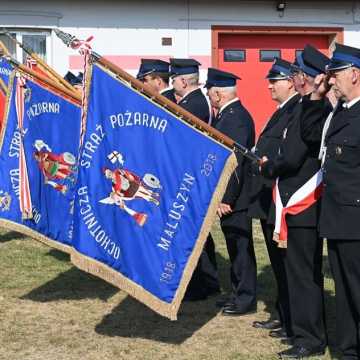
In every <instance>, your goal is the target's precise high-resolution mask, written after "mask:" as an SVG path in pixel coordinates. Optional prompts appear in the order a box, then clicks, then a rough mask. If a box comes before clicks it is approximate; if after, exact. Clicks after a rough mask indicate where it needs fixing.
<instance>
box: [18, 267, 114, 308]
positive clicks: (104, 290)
mask: <svg viewBox="0 0 360 360" xmlns="http://www.w3.org/2000/svg"><path fill="white" fill-rule="evenodd" d="M118 291H119V290H118V289H117V288H115V287H114V286H112V285H110V284H108V283H107V282H105V281H103V280H101V279H99V278H97V277H95V276H92V275H90V274H87V273H85V272H83V271H81V270H79V269H77V268H75V267H73V268H71V269H69V270H67V271H65V272H63V273H61V274H59V275H58V276H57V277H56V278H55V279H53V280H51V281H49V282H47V283H46V284H44V285H42V286H40V287H38V288H36V289H34V290H32V291H30V292H29V293H28V294H26V295H24V296H22V297H21V299H25V300H32V301H38V302H48V301H58V300H83V299H101V300H103V301H106V300H108V299H109V298H110V297H111V296H113V295H114V294H115V293H116V292H118Z"/></svg>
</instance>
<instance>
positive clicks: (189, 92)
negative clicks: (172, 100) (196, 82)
mask: <svg viewBox="0 0 360 360" xmlns="http://www.w3.org/2000/svg"><path fill="white" fill-rule="evenodd" d="M198 89H199V88H195V89H192V90H190V91H188V92H187V93H186V94H185V95H184V96H183V97H182V98H181V99H180V100H179V101H178V103H179V102H181V101H182V100H183V99H184V98H186V97H187V96H188V95H189V94H191V93H192V92H194V91H196V90H198Z"/></svg>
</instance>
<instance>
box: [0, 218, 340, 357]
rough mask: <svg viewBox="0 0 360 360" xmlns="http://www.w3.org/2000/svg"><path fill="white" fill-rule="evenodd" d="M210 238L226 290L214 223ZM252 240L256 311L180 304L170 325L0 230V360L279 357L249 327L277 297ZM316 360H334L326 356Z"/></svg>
mask: <svg viewBox="0 0 360 360" xmlns="http://www.w3.org/2000/svg"><path fill="white" fill-rule="evenodd" d="M212 233H213V236H214V239H215V242H216V250H217V256H218V264H219V272H220V278H221V282H222V288H223V291H224V292H226V291H228V290H229V287H230V284H229V260H228V256H227V253H226V248H225V243H224V239H223V237H222V234H221V232H220V230H219V227H218V225H215V226H214V228H213V231H212ZM254 235H255V247H256V249H255V250H256V256H257V262H258V312H257V313H256V314H252V315H247V316H242V317H233V318H232V317H223V316H221V314H220V312H219V310H218V309H217V308H216V307H215V302H216V297H213V298H210V299H208V300H206V301H201V302H194V303H183V304H182V306H181V308H180V311H179V315H178V321H174V322H172V321H170V320H167V319H166V318H163V317H161V316H159V315H157V314H156V313H154V312H153V311H151V310H149V309H148V308H147V307H145V306H144V305H142V304H140V303H139V302H137V301H136V300H134V299H132V298H131V297H129V296H127V295H126V293H124V292H123V291H119V290H118V289H117V288H114V287H113V286H111V285H109V284H107V283H106V282H104V281H102V280H100V279H97V278H95V277H93V276H91V275H88V274H86V273H84V272H82V271H80V270H78V269H77V268H75V267H74V266H72V265H71V263H70V261H69V256H68V255H66V254H63V253H61V252H59V251H56V250H52V249H50V248H48V247H46V246H45V245H42V244H41V243H38V242H37V241H35V240H32V239H30V238H28V237H25V236H22V235H21V234H19V233H16V232H12V231H10V232H9V231H5V230H1V229H0V324H1V325H0V359H1V360H50V359H51V360H80V359H84V360H92V359H94V360H104V359H106V360H107V359H112V360H115V359H116V360H118V359H244V360H245V359H261V360H262V359H277V356H276V353H277V352H278V351H280V350H283V349H286V346H284V345H281V344H279V342H278V341H277V340H274V339H272V338H270V337H269V336H268V333H267V332H266V331H263V330H257V329H254V328H252V326H251V323H252V322H253V321H254V320H263V319H267V318H268V313H269V312H272V311H273V310H274V309H273V307H274V297H275V292H276V288H275V284H274V281H273V277H272V272H271V268H270V266H269V259H268V256H267V253H266V248H265V245H264V242H263V238H262V235H261V232H260V230H259V226H258V224H257V223H254ZM324 253H325V252H324ZM325 255H326V254H325ZM324 261H325V263H324V274H325V289H326V292H325V295H326V297H325V299H326V307H327V315H328V316H327V323H328V328H329V341H330V344H332V343H333V339H334V286H333V282H332V279H331V277H330V272H329V268H328V264H327V256H325V257H324ZM330 349H331V347H330ZM320 358H321V359H331V358H332V357H331V355H330V352H329V351H328V352H327V354H326V355H325V356H323V357H320ZM313 359H315V358H313Z"/></svg>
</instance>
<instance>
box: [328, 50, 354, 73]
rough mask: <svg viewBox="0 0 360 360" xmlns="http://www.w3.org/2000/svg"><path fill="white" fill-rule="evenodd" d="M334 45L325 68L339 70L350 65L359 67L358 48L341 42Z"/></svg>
mask: <svg viewBox="0 0 360 360" xmlns="http://www.w3.org/2000/svg"><path fill="white" fill-rule="evenodd" d="M335 46H336V47H335V51H334V53H333V56H332V58H331V61H330V64H329V65H328V66H327V69H326V70H328V71H333V70H341V69H346V68H348V67H351V66H356V67H357V68H360V49H358V48H354V47H351V46H347V45H341V44H335Z"/></svg>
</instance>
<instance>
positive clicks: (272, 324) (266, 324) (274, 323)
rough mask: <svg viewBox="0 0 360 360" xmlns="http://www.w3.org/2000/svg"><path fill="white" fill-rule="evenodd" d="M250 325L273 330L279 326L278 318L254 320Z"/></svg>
mask: <svg viewBox="0 0 360 360" xmlns="http://www.w3.org/2000/svg"><path fill="white" fill-rule="evenodd" d="M252 326H253V327H254V328H256V329H266V330H275V329H280V328H281V322H280V321H279V320H271V319H270V320H266V321H254V322H253V323H252Z"/></svg>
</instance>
